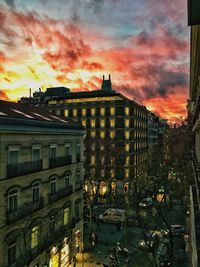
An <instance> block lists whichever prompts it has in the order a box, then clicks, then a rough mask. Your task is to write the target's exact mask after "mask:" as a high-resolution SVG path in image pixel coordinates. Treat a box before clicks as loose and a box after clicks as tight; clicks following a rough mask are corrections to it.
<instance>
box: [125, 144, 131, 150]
mask: <svg viewBox="0 0 200 267" xmlns="http://www.w3.org/2000/svg"><path fill="white" fill-rule="evenodd" d="M129 150H130V145H129V144H125V151H126V152H129Z"/></svg>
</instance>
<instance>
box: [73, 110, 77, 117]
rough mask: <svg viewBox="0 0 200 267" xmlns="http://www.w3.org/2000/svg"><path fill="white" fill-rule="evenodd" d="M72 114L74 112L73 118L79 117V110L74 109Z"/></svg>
mask: <svg viewBox="0 0 200 267" xmlns="http://www.w3.org/2000/svg"><path fill="white" fill-rule="evenodd" d="M72 112H73V117H77V113H78V112H77V109H73V111H72Z"/></svg>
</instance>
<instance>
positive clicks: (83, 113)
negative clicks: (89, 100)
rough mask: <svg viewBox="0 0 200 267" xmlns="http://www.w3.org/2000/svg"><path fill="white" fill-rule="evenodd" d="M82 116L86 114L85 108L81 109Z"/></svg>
mask: <svg viewBox="0 0 200 267" xmlns="http://www.w3.org/2000/svg"><path fill="white" fill-rule="evenodd" d="M82 116H86V108H83V109H82Z"/></svg>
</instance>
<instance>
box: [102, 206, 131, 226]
mask: <svg viewBox="0 0 200 267" xmlns="http://www.w3.org/2000/svg"><path fill="white" fill-rule="evenodd" d="M99 220H100V221H102V222H111V223H123V222H125V220H126V212H125V210H123V209H111V208H110V209H107V210H106V211H105V212H104V213H103V214H100V215H99Z"/></svg>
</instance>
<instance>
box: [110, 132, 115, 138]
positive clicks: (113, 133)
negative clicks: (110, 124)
mask: <svg viewBox="0 0 200 267" xmlns="http://www.w3.org/2000/svg"><path fill="white" fill-rule="evenodd" d="M110 138H111V139H114V138H115V131H114V130H112V131H110Z"/></svg>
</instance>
